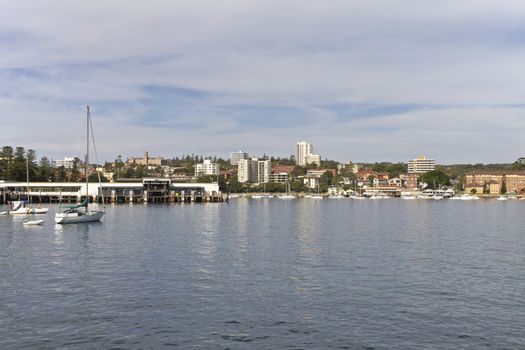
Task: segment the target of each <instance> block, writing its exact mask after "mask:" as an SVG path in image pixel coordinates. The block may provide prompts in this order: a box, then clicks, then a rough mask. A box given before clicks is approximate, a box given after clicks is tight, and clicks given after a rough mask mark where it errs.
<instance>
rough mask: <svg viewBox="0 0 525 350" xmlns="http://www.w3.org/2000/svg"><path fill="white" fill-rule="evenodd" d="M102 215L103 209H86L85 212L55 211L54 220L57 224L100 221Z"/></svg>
mask: <svg viewBox="0 0 525 350" xmlns="http://www.w3.org/2000/svg"><path fill="white" fill-rule="evenodd" d="M103 216H104V212H103V211H88V212H86V213H82V214H80V213H76V212H74V213H57V214H56V216H55V222H56V223H57V224H80V223H84V222H95V221H100V219H102V217H103Z"/></svg>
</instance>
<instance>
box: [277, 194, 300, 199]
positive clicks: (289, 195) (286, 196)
mask: <svg viewBox="0 0 525 350" xmlns="http://www.w3.org/2000/svg"><path fill="white" fill-rule="evenodd" d="M277 198H279V199H296V198H297V197H296V196H294V195H293V194H283V195H281V196H278V197H277Z"/></svg>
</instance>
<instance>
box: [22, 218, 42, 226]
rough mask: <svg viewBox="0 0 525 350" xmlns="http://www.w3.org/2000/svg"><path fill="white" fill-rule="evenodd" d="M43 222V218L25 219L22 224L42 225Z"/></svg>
mask: <svg viewBox="0 0 525 350" xmlns="http://www.w3.org/2000/svg"><path fill="white" fill-rule="evenodd" d="M43 223H44V220H42V219H40V220H26V221H24V225H29V226H34V225H42V224H43Z"/></svg>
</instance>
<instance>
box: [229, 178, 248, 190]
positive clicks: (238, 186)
mask: <svg viewBox="0 0 525 350" xmlns="http://www.w3.org/2000/svg"><path fill="white" fill-rule="evenodd" d="M228 189H229V191H230V192H231V193H239V192H244V185H243V184H242V183H240V182H239V180H238V179H237V176H236V175H234V176H232V177H231V178H230V181H229V183H228Z"/></svg>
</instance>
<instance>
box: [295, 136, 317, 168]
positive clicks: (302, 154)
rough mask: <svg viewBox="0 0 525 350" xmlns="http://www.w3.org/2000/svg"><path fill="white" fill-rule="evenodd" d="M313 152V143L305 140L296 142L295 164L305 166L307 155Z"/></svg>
mask: <svg viewBox="0 0 525 350" xmlns="http://www.w3.org/2000/svg"><path fill="white" fill-rule="evenodd" d="M313 153H314V145H312V144H311V143H308V142H306V141H300V142H297V149H296V152H295V162H296V163H297V165H300V166H305V165H306V164H308V163H307V157H308V156H310V155H311V154H313Z"/></svg>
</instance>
